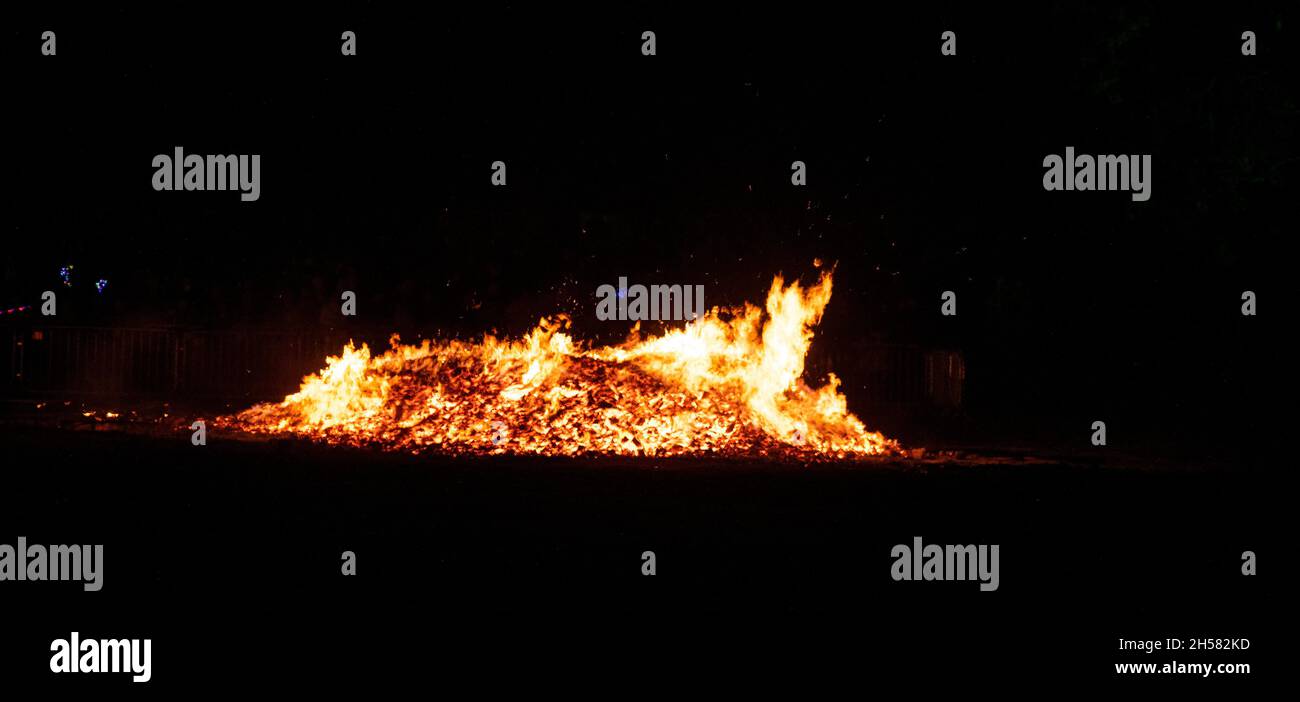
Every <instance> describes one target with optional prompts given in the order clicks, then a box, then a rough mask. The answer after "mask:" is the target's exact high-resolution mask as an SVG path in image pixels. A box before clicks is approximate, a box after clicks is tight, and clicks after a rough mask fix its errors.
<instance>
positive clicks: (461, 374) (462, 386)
mask: <svg viewBox="0 0 1300 702" xmlns="http://www.w3.org/2000/svg"><path fill="white" fill-rule="evenodd" d="M830 297H831V274H830V272H828V271H823V272H822V275H821V278H820V280H819V281H818V282H817V284H816V285H813V286H811V287H808V288H806V289H805V288H803V287H801V286H800V285H799V283H798V282H797V281H795V282H792V283H790V284H789V285H786V284H785V282H784V280H783V279H782V278H781V276H777V277H776V278H775V279H774V280H773V281H772V287H771V289H770V290H769V291H768V294H767V305H766V315H764V311H763V310H760V309H758V308H757V307H755V306H753V305H750V304H746V305H745V306H744V307H743V308H741V309H736V310H726V311H724V310H719V309H717V308H715V309H713V310H711V311H709V312H708V313H707V314H705V315H704V316H702V317H700V318H699V319H696V320H694V321H692V322H690V323H688V324H686V326H685V327H684V328H682V329H677V330H673V331H669V332H667V333H665V334H664V335H663V336H659V337H653V338H649V339H645V340H641V339H639V338H638V330H637V329H635V328H634V329H633V332H632V336H631V337H630V338H629V339H628V341H627V342H625V343H623V344H622V345H620V346H604V347H593V348H584V347H583V346H581V345H579V344H576V343H575V342H574V341H573V339H572V338H571V337H570V336H569V335H568V334H566V333H564V332H563V331H561V329H566V328H567V327H568V320H567V319H565V318H563V317H560V318H558V319H557V320H548V319H545V318H544V319H542V320H541V322H540V324H539V325H538V326H537V327H536V328H535V329H533V331H532V332H530V333H529V334H527V335H526V336H524V338H523V339H521V340H516V341H508V340H498V339H496V338H494V337H491V336H487V337H485V338H484V339H483V342H482V343H465V342H460V341H445V342H444V341H436V342H435V341H429V340H425V341H424V342H423V343H421V344H420V345H418V346H415V345H402V344H400V343H399V340H398V339H397V337H396V336H394V337H393V339H392V341H391V344H392V348H391V349H390V350H389V351H387V352H385V353H383V354H382V355H379V356H374V357H372V356H371V353H370V349H369V348H368V347H366V346H365V345H362V346H361V348H360V349H358V348H356V347H355V346H353V345H352V344H351V343H349V344H348V345H347V346H345V347H344V349H343V353H342V354H341V355H340V356H331V357H329V358H327V359H326V363H327V365H326V367H325V368H324V369H323V370H321V371H320V372H319V373H317V374H314V375H310V376H307V377H306V378H304V379H303V382H302V387H301V389H300V390H299V391H298V392H296V393H294V394H292V395H289V396H288V397H286V398H285V399H284V401H283V402H280V403H276V404H263V405H257V406H255V407H252V408H250V409H248V410H245V411H244V412H241V413H240V414H238V415H236V416H234V417H228V418H225V420H224V421H225V423H226V424H228V425H230V426H234V427H236V428H238V429H242V430H245V431H251V432H265V433H288V434H297V435H302V436H307V437H311V438H316V439H321V440H324V441H327V442H330V443H342V444H351V445H358V446H360V445H378V446H381V447H384V448H392V449H400V450H408V451H412V452H417V453H418V452H421V451H425V450H434V451H439V452H443V453H452V454H500V453H512V454H545V455H582V454H617V455H645V456H680V455H723V456H727V455H733V456H756V455H757V456H771V457H778V458H795V459H816V458H849V457H855V456H866V455H873V454H882V453H890V452H895V451H898V450H899V446H898V443H897V442H895V441H893V440H890V439H886V438H885V437H884V436H882V435H881V434H879V433H877V432H870V431H867V429H866V427H865V426H863V424H862V422H861V420H859V419H858V418H857V417H856V416H854V415H853V414H851V413H850V412H849V411H848V407H847V403H846V400H845V397H844V395H842V394H841V393H840V392H839V384H840V381H839V379H838V378H836V377H835V375H834V374H830V378H829V382H828V383H827V384H826V385H824V386H823V387H821V388H815V389H814V388H811V387H809V386H808V385H807V384H805V383H804V382H803V381H802V380H801V377H802V375H803V370H804V357H805V356H806V354H807V353H808V346H809V344H810V343H811V342H812V336H813V332H812V328H813V327H814V326H816V325H817V324H818V323H819V322H820V321H821V316H822V311H823V310H824V309H825V308H826V303H827V302H829V301H830Z"/></svg>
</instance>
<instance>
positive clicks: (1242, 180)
mask: <svg viewBox="0 0 1300 702" xmlns="http://www.w3.org/2000/svg"><path fill="white" fill-rule="evenodd" d="M786 12H788V11H775V10H774V11H773V12H772V13H771V14H770V15H768V16H765V17H756V16H754V15H753V14H752V13H751V12H750V11H743V12H742V11H740V10H736V11H733V12H727V13H724V12H718V13H717V14H714V15H711V16H707V17H705V16H702V15H699V14H697V13H696V12H695V11H691V12H687V13H681V14H664V13H660V12H654V11H648V12H644V13H639V14H638V13H635V12H632V13H627V14H621V15H616V14H613V13H610V12H607V11H606V12H598V13H577V12H574V13H572V14H570V15H565V16H543V15H539V14H535V13H534V12H528V11H520V10H518V9H500V10H495V11H492V12H490V13H487V14H485V15H484V16H478V17H470V16H463V15H456V16H453V15H452V14H450V13H448V14H442V13H441V12H440V13H438V14H432V15H430V16H428V17H414V16H412V17H409V18H407V20H408V21H395V20H394V19H393V18H388V19H385V20H383V21H380V20H377V19H373V20H372V19H368V18H365V17H361V18H357V17H336V18H332V17H315V18H312V19H310V20H304V21H302V22H298V23H296V24H288V23H285V22H267V23H265V24H260V25H257V26H253V27H248V26H244V27H238V28H237V27H236V25H234V24H227V23H225V22H224V21H220V20H216V19H208V18H195V19H194V20H193V21H192V22H189V23H188V26H187V27H186V28H185V29H184V31H177V30H176V29H174V28H171V29H167V30H163V29H155V28H154V27H155V26H156V25H154V24H152V23H151V22H149V21H145V20H142V19H141V18H139V17H136V16H134V15H128V14H125V13H113V14H110V15H108V16H107V18H105V19H103V20H102V21H101V20H95V21H91V20H90V18H87V17H75V16H62V17H27V18H24V20H23V21H20V22H15V23H14V24H13V25H12V26H10V27H8V28H7V29H6V36H7V47H6V52H7V61H8V62H9V63H10V65H12V66H14V67H16V70H13V71H12V72H11V77H10V83H11V87H10V90H9V91H7V92H8V95H9V99H8V100H7V101H6V102H7V103H8V105H9V110H7V112H8V116H9V118H10V127H9V130H10V134H11V137H13V141H12V142H11V147H10V149H9V150H8V153H9V154H10V158H9V164H8V165H9V167H8V168H7V169H6V170H7V172H8V173H9V177H10V183H9V186H8V188H7V190H8V192H9V193H10V198H9V199H8V206H7V207H6V212H7V214H8V215H9V217H8V218H7V219H8V224H9V226H8V232H7V233H8V236H7V237H6V238H7V244H6V247H5V253H4V254H3V259H2V262H3V265H2V267H0V297H2V298H3V300H2V301H0V304H3V305H5V306H8V305H12V304H20V303H24V302H28V303H30V302H34V301H35V300H36V299H37V298H38V296H39V291H40V290H44V289H47V288H50V287H53V286H55V285H56V284H57V271H58V268H59V266H61V265H64V264H66V263H73V264H74V265H75V266H76V270H77V272H78V275H79V276H84V278H83V279H82V280H81V283H82V286H81V287H80V288H78V290H85V288H86V283H87V282H88V281H90V280H93V279H95V278H99V277H103V278H107V279H108V280H109V281H110V289H109V291H108V293H107V294H106V295H104V296H102V297H100V298H93V296H90V295H89V294H88V293H74V297H73V298H72V299H71V302H70V304H68V305H66V306H65V307H64V308H63V309H65V310H68V312H67V314H68V317H67V318H66V320H65V321H68V322H81V323H86V322H89V323H97V324H109V325H115V324H121V325H156V324H179V325H185V326H196V327H202V328H227V327H244V326H275V327H286V326H287V327H316V326H321V325H333V324H336V323H337V322H336V321H335V320H334V319H333V318H332V317H331V316H330V315H331V313H332V311H336V310H337V304H338V303H337V299H338V291H340V290H344V289H353V290H356V291H357V293H358V295H359V297H360V301H361V309H362V310H363V311H362V317H363V320H362V323H364V324H365V325H367V326H369V327H373V328H384V329H387V328H392V329H403V330H410V331H412V332H424V333H443V334H451V333H457V334H477V333H479V332H482V331H486V330H489V329H500V330H501V331H503V332H509V333H518V332H521V331H523V330H525V329H526V328H528V327H529V326H530V325H531V323H532V322H533V321H535V318H536V317H537V316H538V315H540V314H545V313H551V312H556V311H564V312H568V313H569V314H570V315H572V316H573V317H574V318H575V324H576V326H577V328H578V329H579V330H580V334H581V335H582V336H584V337H589V338H590V337H599V338H604V339H613V338H617V337H620V336H621V335H622V334H623V333H624V332H625V327H623V326H619V327H617V328H612V327H611V326H609V325H607V324H600V323H597V322H595V320H594V309H595V307H594V291H595V289H596V287H597V286H598V285H600V284H601V283H607V282H614V281H615V279H616V278H617V277H618V276H620V275H626V276H628V277H629V278H630V279H631V280H632V281H634V282H646V283H652V282H684V283H703V284H705V285H706V286H707V287H706V292H705V298H706V301H707V302H708V303H709V304H711V305H712V304H734V303H738V302H740V301H742V300H751V301H758V300H759V299H761V296H762V294H763V293H764V292H765V290H766V287H767V285H768V283H769V282H770V280H771V276H772V275H773V274H775V273H777V272H784V273H785V274H787V275H809V274H810V273H811V272H812V270H813V269H812V267H811V261H812V259H813V258H814V257H820V258H822V259H824V260H827V261H833V262H838V271H837V275H836V290H835V296H834V298H833V299H832V302H831V304H830V308H829V310H828V313H827V316H826V319H825V322H824V327H823V331H822V333H821V335H820V336H819V341H818V342H817V343H852V342H854V341H860V340H864V339H874V340H884V341H896V342H907V343H920V344H924V345H929V346H936V347H954V348H959V349H961V350H962V351H963V352H964V353H965V354H966V357H967V362H968V366H969V368H970V375H969V378H968V380H969V394H968V397H969V405H970V410H971V412H972V413H973V414H974V415H975V416H983V417H987V418H991V420H993V419H996V418H1000V417H1016V418H1020V419H1030V418H1038V417H1044V416H1046V417H1053V418H1067V419H1069V420H1071V421H1082V420H1083V419H1084V418H1089V417H1091V416H1092V415H1094V414H1097V413H1098V412H1103V413H1106V414H1107V416H1118V417H1126V416H1127V417H1132V418H1140V419H1141V420H1142V421H1143V422H1144V423H1145V424H1146V426H1147V427H1148V428H1150V427H1158V428H1160V430H1161V431H1166V430H1167V432H1168V433H1169V435H1170V436H1173V437H1175V438H1183V439H1192V438H1197V437H1200V436H1202V435H1204V434H1205V433H1206V429H1207V427H1208V426H1218V427H1224V428H1225V430H1227V431H1228V432H1238V433H1240V432H1252V431H1254V432H1257V433H1254V434H1247V435H1246V436H1244V437H1243V440H1255V438H1256V437H1257V436H1259V435H1261V434H1260V433H1259V432H1260V430H1259V429H1258V426H1259V424H1260V422H1261V417H1262V416H1263V415H1264V414H1266V413H1267V412H1268V407H1269V405H1270V402H1269V397H1268V393H1267V392H1266V391H1265V390H1264V388H1267V387H1273V386H1275V385H1276V381H1277V378H1275V375H1276V374H1277V373H1278V369H1279V364H1278V357H1279V355H1280V354H1279V352H1278V351H1277V350H1276V347H1274V346H1273V345H1272V344H1271V343H1270V342H1269V340H1270V339H1271V338H1273V333H1274V332H1273V330H1275V329H1276V328H1277V321H1276V320H1278V319H1280V315H1281V314H1282V311H1283V309H1284V305H1285V303H1283V301H1282V300H1281V299H1280V298H1281V295H1282V287H1281V285H1280V284H1279V282H1280V281H1281V280H1283V279H1284V278H1282V277H1281V275H1282V268H1283V265H1284V263H1283V259H1284V256H1283V255H1282V253H1281V250H1280V249H1281V247H1282V243H1283V242H1284V241H1285V240H1286V237H1288V236H1291V235H1292V234H1293V230H1294V226H1293V225H1292V224H1291V219H1289V217H1288V218H1287V219H1284V216H1289V215H1290V209H1291V208H1289V207H1287V208H1284V205H1287V204H1290V203H1291V202H1293V201H1294V194H1295V192H1296V190H1295V186H1296V169H1297V153H1298V152H1300V146H1298V145H1297V141H1296V134H1295V125H1296V123H1297V117H1298V116H1300V115H1298V114H1297V94H1296V89H1295V88H1296V81H1295V74H1294V72H1292V71H1290V70H1289V69H1287V68H1285V66H1289V65H1291V64H1292V62H1293V59H1294V49H1286V48H1283V46H1284V42H1287V41H1290V43H1291V44H1292V45H1294V43H1295V42H1294V41H1293V40H1291V38H1290V34H1292V33H1294V31H1295V25H1292V24H1288V23H1286V22H1285V21H1284V19H1285V18H1283V17H1282V16H1281V14H1280V13H1278V12H1276V11H1273V12H1261V13H1258V14H1249V13H1245V12H1243V13H1240V14H1239V15H1232V14H1231V11H1216V12H1217V14H1216V15H1215V16H1214V17H1205V18H1202V19H1197V20H1195V21H1194V22H1193V21H1189V20H1188V19H1186V18H1184V17H1179V16H1177V15H1176V13H1174V12H1170V11H1168V10H1160V9H1157V8H1155V7H1154V5H1153V4H1149V3H1146V4H1140V5H1138V6H1137V7H1136V9H1128V10H1119V9H1092V8H1088V7H1085V6H1083V4H1082V3H1080V4H1074V3H1050V4H1049V5H1048V6H1046V7H1043V8H1040V9H1037V10H1034V11H1032V12H1030V13H1027V14H1025V13H1020V14H1016V15H1014V16H1009V15H998V14H995V15H987V14H977V13H975V12H972V11H969V10H967V11H963V12H929V13H923V12H917V13H913V14H890V13H886V12H880V11H875V14H866V13H863V14H845V12H846V10H843V9H840V10H835V11H833V12H832V11H831V10H829V9H827V10H821V11H817V10H806V11H803V12H802V13H801V17H800V19H798V20H795V19H794V18H792V17H788V16H786ZM46 28H55V29H56V31H58V47H59V55H58V56H57V57H54V58H52V59H42V57H40V56H39V52H38V50H37V47H38V46H39V40H38V37H39V35H40V32H41V30H43V29H46ZM1246 28H1250V29H1253V30H1254V31H1256V33H1257V34H1258V36H1259V44H1260V50H1259V51H1260V53H1259V56H1256V57H1253V58H1244V57H1242V56H1241V55H1240V52H1239V47H1240V39H1239V38H1238V37H1239V35H1240V33H1241V31H1242V30H1243V29H1246ZM344 29H352V30H354V31H356V32H357V33H358V37H359V40H358V53H359V55H358V56H357V57H355V58H344V57H342V56H340V55H339V51H338V44H339V41H338V35H339V33H340V32H341V31H342V30H344ZM643 29H653V30H655V31H656V32H657V34H658V36H657V39H658V55H657V56H654V57H643V56H641V55H640V53H639V47H640V39H639V37H640V33H641V31H642V30H643ZM945 29H952V30H954V31H956V32H957V33H958V55H957V56H956V57H951V58H945V57H941V56H940V55H939V50H938V47H939V35H940V33H941V32H942V31H943V30H945ZM176 145H182V146H184V147H185V148H186V151H187V152H189V153H204V154H206V153H258V154H261V155H262V179H263V183H262V196H261V199H260V200H259V201H258V202H256V203H241V202H239V199H238V196H237V195H236V194H234V193H156V192H154V191H153V190H152V189H151V188H150V177H151V175H152V169H151V167H150V160H151V158H152V156H153V155H154V154H158V153H170V151H171V149H172V148H173V147H174V146H176ZM1067 145H1072V146H1075V147H1076V148H1077V149H1078V150H1079V151H1080V152H1083V153H1093V154H1097V153H1150V154H1152V155H1153V162H1154V165H1153V170H1154V183H1153V189H1152V192H1153V196H1152V199H1151V200H1150V201H1149V202H1146V203H1134V202H1131V201H1130V200H1129V198H1128V196H1127V194H1124V193H1048V192H1044V191H1043V189H1042V187H1041V178H1042V172H1043V171H1042V167H1041V165H1040V164H1041V161H1042V158H1043V156H1044V155H1046V154H1049V153H1062V152H1063V150H1064V148H1065V146H1067ZM497 159H501V160H504V161H506V162H507V164H508V169H509V185H508V186H507V187H506V188H504V189H494V188H492V187H491V186H490V184H489V174H490V171H489V164H490V163H491V162H492V161H494V160H497ZM795 159H799V160H803V161H805V162H806V163H807V164H808V168H809V184H808V186H807V187H806V188H802V189H800V188H794V187H792V186H791V185H790V183H789V173H790V170H789V169H790V165H789V164H790V162H791V161H792V160H795ZM1288 196H1290V197H1288ZM1284 223H1285V225H1284ZM1284 226H1285V229H1284ZM947 289H952V290H955V291H956V292H957V293H958V296H959V297H958V300H959V303H958V304H959V314H958V316H957V318H955V319H944V318H942V317H940V316H939V315H938V304H939V297H938V296H939V293H940V292H941V291H942V290H947ZM1245 289H1251V290H1254V291H1256V292H1257V293H1258V294H1259V296H1260V298H1261V304H1260V308H1261V316H1260V317H1258V318H1255V319H1243V318H1242V317H1241V316H1240V314H1239V313H1238V307H1239V305H1240V294H1241V291H1242V290H1245ZM79 295H80V296H79ZM322 310H324V314H322ZM1234 441H1235V440H1234ZM1228 443H1232V441H1228Z"/></svg>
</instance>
